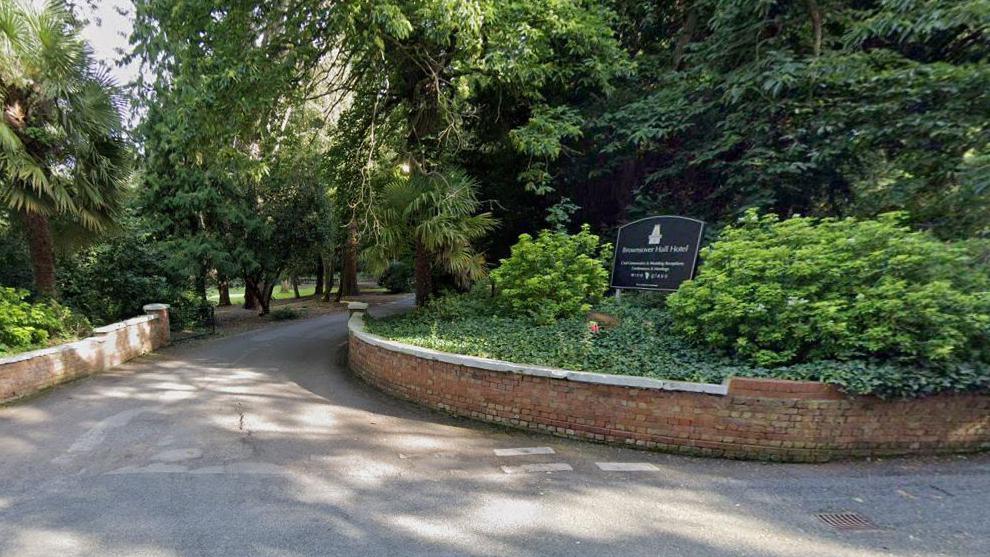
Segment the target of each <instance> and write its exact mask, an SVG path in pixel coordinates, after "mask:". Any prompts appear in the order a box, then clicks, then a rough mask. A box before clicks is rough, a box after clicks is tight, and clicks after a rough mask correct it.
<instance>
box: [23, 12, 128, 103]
mask: <svg viewBox="0 0 990 557" xmlns="http://www.w3.org/2000/svg"><path fill="white" fill-rule="evenodd" d="M31 3H32V4H33V5H34V6H35V7H41V6H44V4H45V0H31ZM80 4H85V2H80ZM93 4H94V5H95V7H89V6H85V5H84V6H82V13H81V14H80V16H81V17H83V18H85V19H88V20H89V25H87V26H86V29H85V30H84V31H83V36H84V37H85V38H86V40H87V41H88V42H89V44H90V45H92V46H93V50H94V52H95V54H96V58H97V59H99V60H100V61H102V62H104V63H105V64H106V65H107V66H108V67H109V68H110V71H111V72H112V73H113V76H114V77H115V78H116V80H117V83H119V84H120V85H126V84H127V83H129V82H131V81H133V80H134V79H135V78H136V77H137V74H138V71H139V68H138V64H136V63H135V64H131V65H130V66H125V67H119V66H118V64H117V62H118V60H119V59H120V54H119V53H118V52H117V50H118V49H122V50H124V51H130V45H128V44H127V38H128V37H129V36H130V34H131V29H132V25H131V20H130V16H122V15H120V14H119V13H117V10H116V9H115V8H120V9H122V10H126V11H127V12H128V13H130V12H131V11H133V5H132V4H131V1H130V0H95V1H94V2H93Z"/></svg>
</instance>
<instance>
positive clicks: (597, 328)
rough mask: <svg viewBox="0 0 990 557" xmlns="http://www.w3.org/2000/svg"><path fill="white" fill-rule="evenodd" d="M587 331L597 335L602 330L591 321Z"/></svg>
mask: <svg viewBox="0 0 990 557" xmlns="http://www.w3.org/2000/svg"><path fill="white" fill-rule="evenodd" d="M588 330H589V331H591V332H592V333H597V332H598V331H600V330H602V329H601V327H599V326H598V323H596V322H595V321H591V322H590V323H588Z"/></svg>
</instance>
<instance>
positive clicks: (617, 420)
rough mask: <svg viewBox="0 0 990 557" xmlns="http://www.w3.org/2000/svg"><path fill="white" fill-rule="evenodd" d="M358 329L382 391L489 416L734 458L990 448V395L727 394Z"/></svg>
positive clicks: (778, 384)
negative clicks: (373, 339) (586, 375)
mask: <svg viewBox="0 0 990 557" xmlns="http://www.w3.org/2000/svg"><path fill="white" fill-rule="evenodd" d="M362 335H364V333H361V334H360V335H358V334H355V333H354V331H353V330H352V332H351V335H350V340H349V351H348V357H349V362H350V366H351V369H352V370H353V371H354V372H355V373H356V374H357V375H358V376H360V377H361V378H363V379H364V380H365V381H367V382H368V383H371V384H372V385H374V386H376V387H378V388H379V389H381V390H383V391H385V392H388V393H390V394H392V395H395V396H397V397H400V398H404V399H407V400H410V401H413V402H417V403H420V404H423V405H425V406H428V407H431V408H434V409H437V410H441V411H444V412H448V413H451V414H456V415H459V416H465V417H470V418H474V419H478V420H482V421H486V422H492V423H498V424H504V425H508V426H513V427H518V428H524V429H531V430H538V431H544V432H547V433H551V434H554V435H559V436H563V437H571V438H576V439H585V440H591V441H597V442H603V443H612V444H619V445H634V446H637V447H643V448H648V449H656V450H662V451H668V452H676V453H685V454H694V455H705V456H719V457H725V458H740V459H758V460H778V461H792V462H821V461H827V460H831V459H836V458H849V457H866V456H895V455H920V454H939V453H955V452H971V451H978V450H983V449H988V448H990V396H988V395H981V394H944V395H938V396H932V397H927V398H922V399H914V400H881V399H878V398H875V397H850V396H846V395H844V394H843V393H841V392H840V391H839V390H838V389H836V388H835V387H832V386H829V385H825V384H822V383H817V382H803V381H781V380H768V379H746V378H733V379H732V380H730V382H729V386H728V392H727V394H724V395H721V394H703V393H697V392H684V391H676V390H665V389H653V388H637V387H628V386H619V385H608V384H598V383H593V382H577V381H569V380H567V379H562V378H555V377H545V376H538V375H528V374H523V373H516V372H512V371H499V370H492V369H480V368H476V367H471V366H467V365H458V364H454V363H449V362H445V361H439V360H436V359H430V358H425V357H419V356H416V355H412V354H409V353H404V352H399V351H396V350H392V349H389V348H387V347H384V346H380V345H376V344H372V343H369V342H366V341H365V340H362V338H361V336H362Z"/></svg>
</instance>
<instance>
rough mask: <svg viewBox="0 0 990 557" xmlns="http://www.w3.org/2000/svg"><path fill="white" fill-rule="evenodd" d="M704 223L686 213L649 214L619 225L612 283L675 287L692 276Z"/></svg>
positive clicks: (627, 286) (623, 286)
mask: <svg viewBox="0 0 990 557" xmlns="http://www.w3.org/2000/svg"><path fill="white" fill-rule="evenodd" d="M704 228H705V223H704V222H702V221H700V220H695V219H689V218H687V217H670V216H664V217H649V218H645V219H641V220H638V221H635V222H631V223H629V224H627V225H625V226H623V227H622V228H619V237H618V238H617V239H616V242H615V261H614V263H613V265H612V287H613V288H618V289H631V290H677V288H678V287H680V285H681V283H682V282H684V281H686V280H688V279H690V278H691V277H693V276H694V267H695V265H696V264H697V263H698V249H699V248H700V244H701V233H702V232H703V231H704Z"/></svg>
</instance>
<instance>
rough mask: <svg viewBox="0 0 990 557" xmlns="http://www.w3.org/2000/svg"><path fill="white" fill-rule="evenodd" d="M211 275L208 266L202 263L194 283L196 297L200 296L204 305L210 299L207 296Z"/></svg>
mask: <svg viewBox="0 0 990 557" xmlns="http://www.w3.org/2000/svg"><path fill="white" fill-rule="evenodd" d="M209 275H210V271H209V269H207V266H206V264H205V263H203V262H200V264H199V272H198V273H196V278H195V280H194V281H193V283H194V284H193V289H194V290H195V291H196V295H197V296H199V299H200V300H202V301H203V303H206V301H207V299H208V298H207V296H206V284H207V282H209V278H208V277H209Z"/></svg>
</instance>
